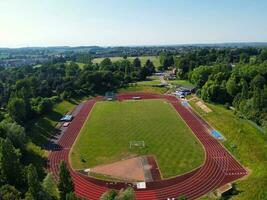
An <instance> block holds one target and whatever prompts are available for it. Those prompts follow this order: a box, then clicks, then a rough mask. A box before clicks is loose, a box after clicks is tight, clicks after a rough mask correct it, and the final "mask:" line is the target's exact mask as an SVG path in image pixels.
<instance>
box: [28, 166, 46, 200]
mask: <svg viewBox="0 0 267 200" xmlns="http://www.w3.org/2000/svg"><path fill="white" fill-rule="evenodd" d="M27 180H28V193H29V194H28V195H29V196H32V197H33V199H35V200H39V199H41V198H40V197H41V196H42V195H41V193H42V186H41V183H40V182H39V180H38V174H37V171H36V168H35V167H34V166H33V165H32V164H30V165H29V167H28V174H27Z"/></svg>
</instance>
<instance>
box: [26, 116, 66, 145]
mask: <svg viewBox="0 0 267 200" xmlns="http://www.w3.org/2000/svg"><path fill="white" fill-rule="evenodd" d="M62 116H63V115H62V114H60V113H58V112H55V111H51V112H50V113H49V114H48V115H44V116H43V117H42V118H38V119H36V120H32V121H31V122H29V123H28V124H27V128H26V131H27V135H28V136H29V137H30V138H31V140H32V142H33V143H35V144H36V145H38V146H42V145H44V144H46V143H47V142H48V141H49V139H50V138H53V137H54V136H56V134H58V132H59V130H58V129H57V128H56V124H57V122H58V121H59V119H60V118H61V117H62Z"/></svg>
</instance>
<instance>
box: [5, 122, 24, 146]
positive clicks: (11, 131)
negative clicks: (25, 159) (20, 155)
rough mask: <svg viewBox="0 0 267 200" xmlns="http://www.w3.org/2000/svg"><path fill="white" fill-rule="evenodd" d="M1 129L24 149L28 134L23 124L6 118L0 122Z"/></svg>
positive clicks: (16, 144)
mask: <svg viewBox="0 0 267 200" xmlns="http://www.w3.org/2000/svg"><path fill="white" fill-rule="evenodd" d="M0 129H2V130H3V132H4V133H5V136H6V137H7V138H9V139H10V140H11V142H12V144H13V145H14V146H15V147H16V148H21V149H24V147H25V141H26V135H25V130H24V128H23V127H22V126H20V125H18V124H17V123H15V122H13V123H11V122H8V121H6V120H3V121H2V122H1V123H0Z"/></svg>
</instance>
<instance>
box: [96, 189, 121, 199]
mask: <svg viewBox="0 0 267 200" xmlns="http://www.w3.org/2000/svg"><path fill="white" fill-rule="evenodd" d="M117 195H118V192H117V191H116V190H108V191H106V192H105V193H103V194H102V195H101V197H100V200H113V199H115V197H116V196H117Z"/></svg>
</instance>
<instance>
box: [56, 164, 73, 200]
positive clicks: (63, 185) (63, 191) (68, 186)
mask: <svg viewBox="0 0 267 200" xmlns="http://www.w3.org/2000/svg"><path fill="white" fill-rule="evenodd" d="M59 168H60V171H59V183H58V189H59V194H60V199H61V200H65V199H66V195H67V194H68V193H71V192H74V184H73V182H72V179H71V176H70V172H69V170H68V168H67V165H66V163H65V162H64V161H61V163H60V166H59Z"/></svg>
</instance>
